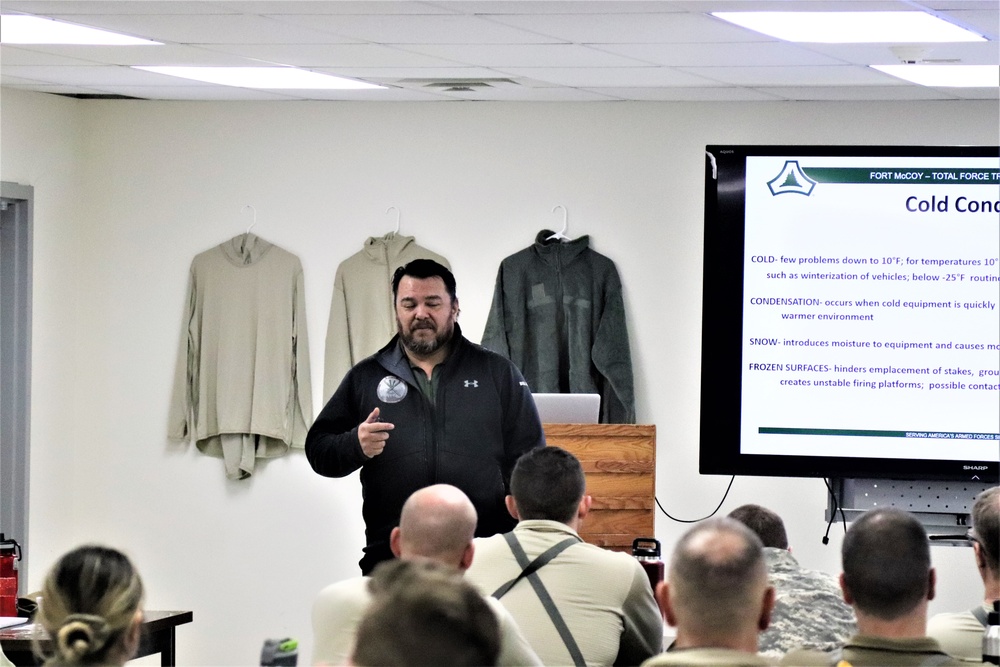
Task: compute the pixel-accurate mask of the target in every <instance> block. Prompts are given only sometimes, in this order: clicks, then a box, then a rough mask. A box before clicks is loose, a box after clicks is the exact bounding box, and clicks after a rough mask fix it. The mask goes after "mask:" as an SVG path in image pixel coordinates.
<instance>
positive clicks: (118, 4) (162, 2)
mask: <svg viewBox="0 0 1000 667" xmlns="http://www.w3.org/2000/svg"><path fill="white" fill-rule="evenodd" d="M225 4H227V3H224V2H205V1H204V0H201V1H199V0H187V1H183V0H177V2H172V1H171V0H142V1H141V2H136V1H135V0H107V1H105V0H4V2H3V11H5V12H8V11H15V12H28V13H30V14H38V15H40V16H55V15H57V14H58V15H61V16H66V17H67V19H66V20H72V19H70V18H69V17H70V16H72V15H81V16H83V15H93V14H230V13H232V12H233V11H234V10H233V9H231V8H226V7H225V6H224V5H225Z"/></svg>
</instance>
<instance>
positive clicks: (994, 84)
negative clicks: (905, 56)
mask: <svg viewBox="0 0 1000 667" xmlns="http://www.w3.org/2000/svg"><path fill="white" fill-rule="evenodd" d="M871 68H872V69H877V70H878V71H880V72H885V73H886V74H889V75H890V76H894V77H896V78H899V79H903V80H905V81H909V82H911V83H916V84H918V85H921V86H929V87H931V88H1000V67H997V66H996V65H871Z"/></svg>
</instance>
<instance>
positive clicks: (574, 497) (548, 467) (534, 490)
mask: <svg viewBox="0 0 1000 667" xmlns="http://www.w3.org/2000/svg"><path fill="white" fill-rule="evenodd" d="M586 485H587V482H586V478H585V477H584V475H583V466H581V465H580V461H579V460H578V459H577V458H576V457H575V456H573V455H572V454H571V453H569V452H567V451H566V450H565V449H562V448H560V447H538V448H536V449H532V450H529V451H527V452H525V453H524V454H522V455H521V458H519V459H518V460H517V463H515V464H514V471H513V472H512V473H511V477H510V493H511V495H512V496H514V502H515V503H517V512H518V514H519V515H520V517H521V519H547V520H549V521H560V522H562V523H568V522H570V521H572V520H573V517H575V516H576V513H577V508H578V507H579V505H580V500H581V499H583V494H584V492H585V491H586Z"/></svg>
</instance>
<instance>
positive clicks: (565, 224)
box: [545, 204, 569, 241]
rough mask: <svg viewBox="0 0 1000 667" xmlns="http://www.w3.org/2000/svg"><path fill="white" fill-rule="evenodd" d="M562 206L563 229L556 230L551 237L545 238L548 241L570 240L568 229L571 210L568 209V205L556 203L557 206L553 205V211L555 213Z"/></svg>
mask: <svg viewBox="0 0 1000 667" xmlns="http://www.w3.org/2000/svg"><path fill="white" fill-rule="evenodd" d="M560 208H561V209H562V211H563V224H562V229H560V230H559V231H558V232H556V233H555V234H553V235H552V236H550V237H549V238H547V239H545V240H546V241H569V237H568V236H566V230H567V229H568V228H569V211H567V210H566V207H565V206H563V205H562V204H556V205H555V206H553V207H552V212H553V213H555V212H556V210H558V209H560Z"/></svg>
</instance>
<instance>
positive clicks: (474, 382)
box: [465, 380, 479, 387]
mask: <svg viewBox="0 0 1000 667" xmlns="http://www.w3.org/2000/svg"><path fill="white" fill-rule="evenodd" d="M465 386H466V387H479V380H466V381H465Z"/></svg>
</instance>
